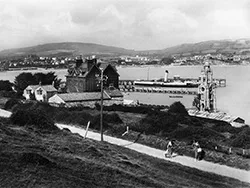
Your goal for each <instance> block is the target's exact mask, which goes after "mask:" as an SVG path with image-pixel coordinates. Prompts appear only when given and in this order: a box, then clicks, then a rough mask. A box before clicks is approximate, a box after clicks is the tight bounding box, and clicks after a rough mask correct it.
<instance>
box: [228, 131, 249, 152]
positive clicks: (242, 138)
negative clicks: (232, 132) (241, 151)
mask: <svg viewBox="0 0 250 188" xmlns="http://www.w3.org/2000/svg"><path fill="white" fill-rule="evenodd" d="M231 146H233V147H240V148H245V149H250V128H249V127H248V128H245V129H244V130H242V131H241V132H240V133H238V134H237V135H236V136H235V137H234V139H232V140H231Z"/></svg>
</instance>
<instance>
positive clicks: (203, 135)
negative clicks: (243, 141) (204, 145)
mask: <svg viewBox="0 0 250 188" xmlns="http://www.w3.org/2000/svg"><path fill="white" fill-rule="evenodd" d="M171 136H172V137H174V138H176V139H187V140H201V139H207V140H211V139H216V140H219V139H224V136H222V135H220V134H219V133H217V132H215V131H213V130H211V129H208V128H203V127H187V128H179V129H177V130H175V131H173V132H172V133H171Z"/></svg>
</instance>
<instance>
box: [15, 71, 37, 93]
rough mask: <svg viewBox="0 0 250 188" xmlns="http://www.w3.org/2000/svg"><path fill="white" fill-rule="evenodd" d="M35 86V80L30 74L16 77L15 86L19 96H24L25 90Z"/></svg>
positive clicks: (26, 73)
mask: <svg viewBox="0 0 250 188" xmlns="http://www.w3.org/2000/svg"><path fill="white" fill-rule="evenodd" d="M34 84H35V79H34V77H33V75H32V74H31V73H30V72H25V73H21V74H19V75H18V76H16V78H15V81H14V85H15V89H16V91H17V96H22V94H23V90H24V89H25V88H26V87H27V86H29V85H34Z"/></svg>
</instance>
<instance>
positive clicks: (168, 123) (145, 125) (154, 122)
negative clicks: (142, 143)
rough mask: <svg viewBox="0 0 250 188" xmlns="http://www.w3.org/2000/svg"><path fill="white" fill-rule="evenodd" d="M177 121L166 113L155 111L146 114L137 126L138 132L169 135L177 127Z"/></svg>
mask: <svg viewBox="0 0 250 188" xmlns="http://www.w3.org/2000/svg"><path fill="white" fill-rule="evenodd" d="M177 123H178V120H176V118H175V117H174V116H173V115H171V114H168V113H165V112H160V111H155V112H152V113H150V114H148V115H147V116H146V117H145V118H144V119H142V120H141V121H140V122H139V124H140V126H139V127H140V128H141V130H137V131H139V132H144V131H145V133H147V134H155V133H159V132H162V133H164V134H165V133H169V132H171V131H173V130H175V129H176V128H177V127H178V124H177Z"/></svg>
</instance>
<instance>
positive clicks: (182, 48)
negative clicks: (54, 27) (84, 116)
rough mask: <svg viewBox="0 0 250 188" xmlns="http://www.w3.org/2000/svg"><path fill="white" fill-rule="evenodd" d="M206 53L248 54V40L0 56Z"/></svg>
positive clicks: (60, 46)
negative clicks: (152, 47)
mask: <svg viewBox="0 0 250 188" xmlns="http://www.w3.org/2000/svg"><path fill="white" fill-rule="evenodd" d="M207 53H241V54H242V53H250V39H237V40H211V41H204V42H199V43H189V44H181V45H177V46H173V47H169V48H165V49H162V50H144V51H135V50H130V49H125V48H119V47H114V46H106V45H100V44H93V43H77V42H63V43H49V44H42V45H37V46H31V47H26V48H15V49H8V50H3V51H0V56H1V57H3V56H18V55H29V54H37V55H40V56H70V55H73V56H75V55H89V54H95V55H98V54H100V55H106V56H115V55H135V54H141V55H160V56H168V55H174V54H181V55H190V54H192V55H194V54H207Z"/></svg>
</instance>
